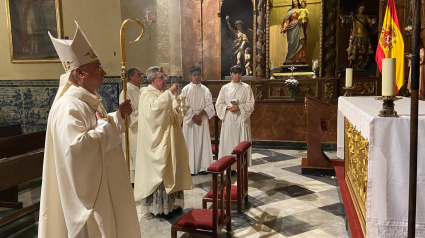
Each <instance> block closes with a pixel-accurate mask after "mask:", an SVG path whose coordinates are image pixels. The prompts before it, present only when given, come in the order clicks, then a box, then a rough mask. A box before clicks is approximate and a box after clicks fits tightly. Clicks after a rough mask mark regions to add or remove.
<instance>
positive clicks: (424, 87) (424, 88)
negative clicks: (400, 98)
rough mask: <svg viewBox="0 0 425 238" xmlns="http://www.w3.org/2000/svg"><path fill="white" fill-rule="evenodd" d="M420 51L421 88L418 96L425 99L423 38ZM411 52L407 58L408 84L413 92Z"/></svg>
mask: <svg viewBox="0 0 425 238" xmlns="http://www.w3.org/2000/svg"><path fill="white" fill-rule="evenodd" d="M420 47H421V48H420V51H419V57H420V61H419V90H418V94H419V95H418V97H419V99H425V49H424V45H423V42H422V40H421V42H420ZM411 56H412V55H411V54H408V55H407V58H408V59H409V68H410V70H409V80H408V84H407V89H408V90H409V93H411V92H412V90H411V88H410V83H411V76H412V67H411V65H412V60H411Z"/></svg>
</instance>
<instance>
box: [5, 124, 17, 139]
mask: <svg viewBox="0 0 425 238" xmlns="http://www.w3.org/2000/svg"><path fill="white" fill-rule="evenodd" d="M16 135H22V128H21V124H15V125H8V126H1V127H0V138H5V137H9V136H16Z"/></svg>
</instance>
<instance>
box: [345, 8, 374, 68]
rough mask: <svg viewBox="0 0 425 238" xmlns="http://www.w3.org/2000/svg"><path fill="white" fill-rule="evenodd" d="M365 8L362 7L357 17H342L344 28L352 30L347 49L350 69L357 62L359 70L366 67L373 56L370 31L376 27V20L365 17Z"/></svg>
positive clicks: (351, 15)
mask: <svg viewBox="0 0 425 238" xmlns="http://www.w3.org/2000/svg"><path fill="white" fill-rule="evenodd" d="M364 10H365V7H364V6H360V7H359V9H358V12H357V14H356V15H354V14H353V13H351V14H350V15H349V16H340V18H341V23H342V25H343V26H345V27H347V28H350V29H351V34H350V43H349V46H348V48H347V52H348V60H349V61H350V63H349V65H348V67H352V65H353V62H357V69H360V68H362V67H364V66H365V65H366V64H367V62H368V60H369V56H370V55H373V50H372V44H371V42H370V39H369V31H371V29H372V28H373V27H374V26H375V23H376V20H375V19H371V18H370V17H369V16H367V15H363V13H364Z"/></svg>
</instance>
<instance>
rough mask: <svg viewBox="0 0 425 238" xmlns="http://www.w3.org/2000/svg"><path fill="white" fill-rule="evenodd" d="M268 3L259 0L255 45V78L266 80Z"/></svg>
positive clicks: (264, 0)
mask: <svg viewBox="0 0 425 238" xmlns="http://www.w3.org/2000/svg"><path fill="white" fill-rule="evenodd" d="M266 1H268V0H259V2H258V5H257V11H258V15H257V17H256V23H257V24H256V31H255V35H256V43H255V48H256V51H255V54H256V55H255V58H254V60H255V61H256V66H255V67H256V68H255V77H256V78H264V77H265V76H266V32H267V27H266V14H267V12H266V5H267V4H266Z"/></svg>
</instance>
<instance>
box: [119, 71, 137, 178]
mask: <svg viewBox="0 0 425 238" xmlns="http://www.w3.org/2000/svg"><path fill="white" fill-rule="evenodd" d="M127 75H128V82H127V99H129V100H130V101H131V108H132V109H133V113H131V115H130V119H131V124H130V126H129V128H128V137H129V141H130V145H129V147H130V181H131V183H132V184H134V170H135V168H136V167H135V163H136V150H137V130H138V125H139V123H138V117H139V99H140V86H141V85H142V83H143V73H142V71H141V70H140V69H139V68H130V69H129V70H128V71H127ZM122 102H124V90H123V91H121V94H120V103H122ZM121 138H122V149H123V151H125V136H124V134H123V135H122V136H121Z"/></svg>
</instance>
